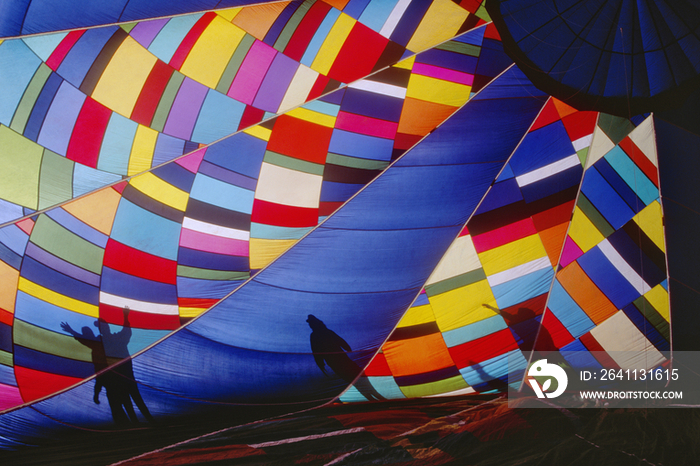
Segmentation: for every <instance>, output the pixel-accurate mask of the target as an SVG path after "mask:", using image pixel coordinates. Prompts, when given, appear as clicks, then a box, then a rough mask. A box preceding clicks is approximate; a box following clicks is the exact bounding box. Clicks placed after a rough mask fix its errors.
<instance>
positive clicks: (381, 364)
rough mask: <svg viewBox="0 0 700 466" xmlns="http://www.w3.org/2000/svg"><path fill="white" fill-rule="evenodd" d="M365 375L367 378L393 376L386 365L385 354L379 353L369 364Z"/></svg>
mask: <svg viewBox="0 0 700 466" xmlns="http://www.w3.org/2000/svg"><path fill="white" fill-rule="evenodd" d="M365 375H366V376H367V377H383V376H388V375H391V369H389V365H388V364H387V363H386V357H385V356H384V353H377V355H376V356H375V357H374V359H372V362H370V363H369V366H367V368H366V369H365Z"/></svg>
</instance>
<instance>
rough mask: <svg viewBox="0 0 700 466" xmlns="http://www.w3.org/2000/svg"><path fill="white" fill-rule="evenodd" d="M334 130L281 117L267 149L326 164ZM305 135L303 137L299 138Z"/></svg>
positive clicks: (286, 116)
mask: <svg viewBox="0 0 700 466" xmlns="http://www.w3.org/2000/svg"><path fill="white" fill-rule="evenodd" d="M332 134H333V128H328V127H326V126H321V125H317V124H314V123H311V122H309V121H306V120H300V119H299V118H294V117H291V116H289V115H281V116H280V117H279V118H277V121H276V122H275V127H274V128H273V130H272V134H271V135H270V141H269V142H268V144H267V149H268V150H271V151H273V152H277V153H278V154H282V155H288V156H290V157H294V158H297V159H301V160H307V161H309V162H314V163H318V164H323V163H325V162H326V155H327V154H328V145H329V144H330V142H331V135H332ZM299 135H303V137H299Z"/></svg>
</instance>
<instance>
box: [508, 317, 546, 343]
mask: <svg viewBox="0 0 700 466" xmlns="http://www.w3.org/2000/svg"><path fill="white" fill-rule="evenodd" d="M541 321H542V316H541V315H539V316H536V317H534V318H532V319H527V320H524V321H522V322H518V323H517V324H512V325H511V326H510V327H509V328H510V333H511V334H512V335H513V338H514V339H515V342H516V343H517V344H518V346H519V347H520V349H521V350H522V351H532V347H533V345H534V344H535V338H536V337H537V332H538V331H539V330H540V327H541V325H540V322H541Z"/></svg>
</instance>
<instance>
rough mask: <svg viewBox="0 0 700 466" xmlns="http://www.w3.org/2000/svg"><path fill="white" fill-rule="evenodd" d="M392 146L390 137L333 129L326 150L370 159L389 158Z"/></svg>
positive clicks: (385, 159) (386, 159) (387, 159)
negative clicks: (377, 136)
mask: <svg viewBox="0 0 700 466" xmlns="http://www.w3.org/2000/svg"><path fill="white" fill-rule="evenodd" d="M393 148H394V141H393V140H392V139H384V138H376V137H373V136H367V135H364V134H359V133H353V132H350V131H343V130H342V129H334V130H333V135H332V136H331V142H330V145H329V146H328V151H329V152H332V153H334V154H340V155H349V156H354V157H359V158H363V159H371V160H384V161H387V162H388V161H390V160H391V153H392V151H393Z"/></svg>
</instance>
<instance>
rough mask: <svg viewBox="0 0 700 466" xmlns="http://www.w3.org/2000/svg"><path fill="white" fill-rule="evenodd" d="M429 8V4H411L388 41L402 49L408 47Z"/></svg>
mask: <svg viewBox="0 0 700 466" xmlns="http://www.w3.org/2000/svg"><path fill="white" fill-rule="evenodd" d="M429 7H430V2H411V3H410V4H409V5H408V8H406V11H405V12H404V14H403V16H402V17H401V20H399V24H397V25H396V29H394V32H393V33H392V34H391V37H390V38H389V39H391V40H393V41H394V42H396V43H398V44H401V45H403V46H404V47H405V46H406V45H408V42H409V41H410V40H411V37H413V33H414V32H415V30H416V28H417V27H418V25H419V24H420V22H421V21H423V17H424V16H425V13H426V12H427V11H428V8H429Z"/></svg>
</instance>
